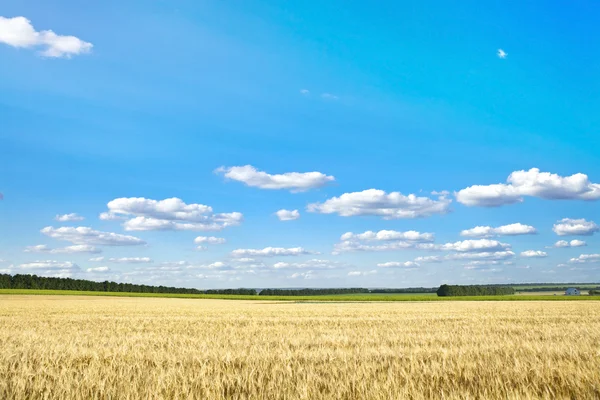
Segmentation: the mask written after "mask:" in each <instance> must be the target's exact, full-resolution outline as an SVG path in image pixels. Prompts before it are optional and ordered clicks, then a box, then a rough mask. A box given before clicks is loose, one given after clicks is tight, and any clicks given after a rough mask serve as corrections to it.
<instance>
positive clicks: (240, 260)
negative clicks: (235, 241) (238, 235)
mask: <svg viewBox="0 0 600 400" xmlns="http://www.w3.org/2000/svg"><path fill="white" fill-rule="evenodd" d="M236 261H237V262H240V263H253V262H256V260H255V259H254V258H247V257H242V258H238V259H237V260H236Z"/></svg>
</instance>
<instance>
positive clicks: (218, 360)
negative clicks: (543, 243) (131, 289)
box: [0, 295, 600, 400]
mask: <svg viewBox="0 0 600 400" xmlns="http://www.w3.org/2000/svg"><path fill="white" fill-rule="evenodd" d="M0 348H1V349H2V352H1V353H0V398H2V399H207V400H211V399H225V398H226V399H382V400H383V399H386V400H387V399H455V398H456V399H458V398H460V399H478V398H481V399H495V398H502V399H530V398H531V399H533V398H536V399H537V398H545V399H557V398H558V399H561V398H569V399H594V398H600V302H597V301H586V302H537V301H535V302H427V303H410V302H403V303H326V304H323V303H290V302H285V303H283V302H282V303H278V302H267V301H265V302H260V301H253V302H244V301H229V300H191V299H156V298H104V297H74V296H69V297H63V296H6V295H4V296H0Z"/></svg>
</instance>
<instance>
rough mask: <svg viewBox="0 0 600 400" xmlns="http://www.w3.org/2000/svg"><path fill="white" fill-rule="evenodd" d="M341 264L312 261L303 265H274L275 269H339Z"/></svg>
mask: <svg viewBox="0 0 600 400" xmlns="http://www.w3.org/2000/svg"><path fill="white" fill-rule="evenodd" d="M340 265H341V264H340V263H339V262H337V261H329V260H319V259H312V260H308V261H306V262H301V263H289V262H278V263H275V264H273V268H275V269H293V268H298V269H305V268H310V269H333V268H337V267H339V266H340Z"/></svg>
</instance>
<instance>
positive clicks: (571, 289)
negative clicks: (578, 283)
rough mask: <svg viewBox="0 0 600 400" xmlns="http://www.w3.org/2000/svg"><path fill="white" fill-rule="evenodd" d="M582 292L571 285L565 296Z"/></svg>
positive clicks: (577, 294)
mask: <svg viewBox="0 0 600 400" xmlns="http://www.w3.org/2000/svg"><path fill="white" fill-rule="evenodd" d="M580 294H581V293H580V292H579V289H577V288H573V287H571V288H568V289H567V290H566V291H565V296H579V295H580Z"/></svg>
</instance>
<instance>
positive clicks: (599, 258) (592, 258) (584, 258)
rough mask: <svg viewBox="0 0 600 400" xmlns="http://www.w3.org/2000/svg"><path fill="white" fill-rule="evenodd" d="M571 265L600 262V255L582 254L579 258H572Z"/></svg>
mask: <svg viewBox="0 0 600 400" xmlns="http://www.w3.org/2000/svg"><path fill="white" fill-rule="evenodd" d="M569 262H570V263H571V264H585V263H595V262H600V254H581V255H579V257H577V258H571V259H570V260H569Z"/></svg>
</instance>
